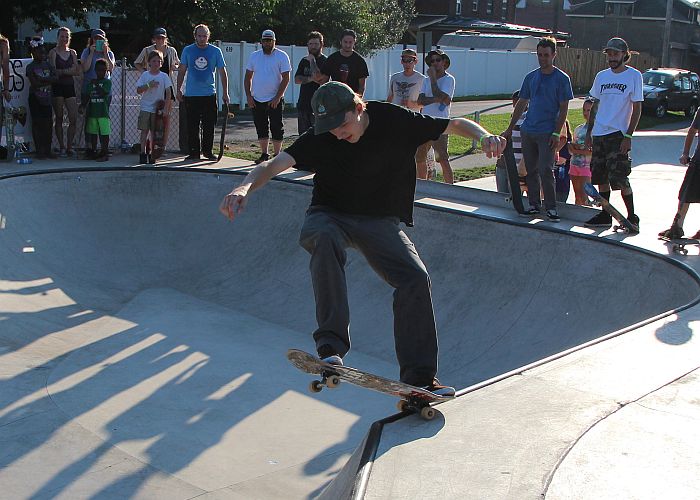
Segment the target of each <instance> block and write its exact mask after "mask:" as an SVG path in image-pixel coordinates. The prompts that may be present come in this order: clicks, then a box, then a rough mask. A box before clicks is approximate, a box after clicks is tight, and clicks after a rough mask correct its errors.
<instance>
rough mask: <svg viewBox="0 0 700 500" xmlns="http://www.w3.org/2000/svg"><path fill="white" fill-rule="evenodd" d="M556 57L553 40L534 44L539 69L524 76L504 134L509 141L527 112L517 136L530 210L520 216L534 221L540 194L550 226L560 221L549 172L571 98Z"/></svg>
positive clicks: (539, 208)
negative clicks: (523, 162)
mask: <svg viewBox="0 0 700 500" xmlns="http://www.w3.org/2000/svg"><path fill="white" fill-rule="evenodd" d="M556 55H557V41H556V40H555V39H554V38H552V37H544V38H541V39H540V41H539V42H538V44H537V62H538V63H539V66H540V67H539V68H537V69H534V70H532V71H531V72H530V73H528V74H527V75H525V78H524V79H523V84H522V86H521V87H520V94H519V98H518V102H517V103H516V105H515V109H514V110H513V115H512V116H511V120H510V124H509V125H508V128H507V129H506V130H505V132H503V136H504V137H506V138H510V137H511V136H512V134H513V129H514V128H515V125H516V123H517V122H518V120H520V117H521V116H522V114H523V113H524V112H525V109H527V116H526V117H525V120H524V121H523V122H522V125H521V126H520V132H521V137H522V149H523V158H524V159H525V168H526V169H527V176H526V177H525V182H526V183H527V197H528V200H529V202H530V208H529V209H526V211H525V212H524V213H522V214H521V215H523V216H526V217H528V216H529V217H535V216H538V215H539V214H540V210H541V207H542V198H541V196H540V192H542V193H543V194H544V208H545V211H546V214H547V219H548V220H550V221H551V222H559V221H560V220H561V219H560V218H559V213H558V212H557V197H556V189H555V184H554V182H555V181H554V174H553V172H552V168H553V167H554V154H555V152H556V151H558V150H559V134H560V132H561V129H562V127H564V124H565V123H566V117H567V115H568V113H569V101H570V100H571V99H573V98H574V92H573V89H572V88H571V79H570V78H569V75H567V74H566V73H564V72H563V71H562V70H560V69H559V68H557V67H556V66H554V58H555V57H556Z"/></svg>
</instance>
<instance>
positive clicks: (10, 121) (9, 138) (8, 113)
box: [5, 105, 17, 161]
mask: <svg viewBox="0 0 700 500" xmlns="http://www.w3.org/2000/svg"><path fill="white" fill-rule="evenodd" d="M15 123H17V116H16V111H15V109H14V108H11V107H10V106H8V105H5V139H6V142H7V161H14V160H15V155H16V152H17V144H16V143H15Z"/></svg>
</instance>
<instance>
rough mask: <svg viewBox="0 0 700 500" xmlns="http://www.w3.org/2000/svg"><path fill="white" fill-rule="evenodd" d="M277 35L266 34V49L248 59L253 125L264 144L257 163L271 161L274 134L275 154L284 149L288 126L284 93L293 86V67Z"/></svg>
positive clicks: (247, 88) (247, 87)
mask: <svg viewBox="0 0 700 500" xmlns="http://www.w3.org/2000/svg"><path fill="white" fill-rule="evenodd" d="M275 41H276V38H275V32H274V31H272V30H265V31H263V32H262V36H261V44H262V49H260V50H256V51H255V52H253V53H252V54H251V55H250V59H248V66H246V69H245V79H244V81H243V88H244V89H245V95H246V97H247V98H248V107H249V108H251V109H252V110H253V122H254V123H255V131H256V132H257V134H258V142H259V143H260V150H261V152H260V157H259V158H258V159H257V160H256V161H255V163H260V162H263V161H266V160H269V159H270V155H269V154H268V145H269V142H270V132H272V151H273V153H274V154H275V155H277V154H279V152H280V150H281V149H282V139H283V138H284V125H283V121H282V111H283V110H284V92H285V90H287V85H289V74H290V72H291V71H292V65H291V63H290V62H289V56H288V55H287V53H286V52H284V51H282V50H279V49H278V48H277V47H275Z"/></svg>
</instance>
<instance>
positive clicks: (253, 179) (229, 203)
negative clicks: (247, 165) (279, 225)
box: [219, 151, 296, 221]
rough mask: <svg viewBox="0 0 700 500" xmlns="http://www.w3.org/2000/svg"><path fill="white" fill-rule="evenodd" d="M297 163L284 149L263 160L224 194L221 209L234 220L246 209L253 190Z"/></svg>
mask: <svg viewBox="0 0 700 500" xmlns="http://www.w3.org/2000/svg"><path fill="white" fill-rule="evenodd" d="M295 164H296V161H295V160H294V158H293V157H292V156H291V155H289V154H287V153H285V152H284V151H282V152H281V153H280V154H278V155H277V156H275V157H274V158H273V159H272V160H269V161H264V162H262V163H261V164H259V165H258V166H257V167H255V168H254V169H253V170H251V171H250V173H249V174H248V175H246V177H245V179H243V182H241V183H240V184H239V185H238V186H236V187H235V188H233V190H232V191H231V192H230V193H229V194H227V195H226V196H224V199H223V200H222V202H221V205H220V206H219V211H220V212H221V213H222V214H224V215H225V216H226V217H228V219H229V220H231V221H232V220H234V219H235V218H236V217H237V216H238V215H239V214H240V213H241V212H243V210H244V209H245V206H246V204H247V203H248V196H249V195H250V194H251V193H252V192H254V191H256V190H258V189H260V188H261V187H263V186H264V185H265V184H267V183H268V182H269V181H270V179H272V178H273V177H274V176H276V175H279V174H281V173H282V172H284V171H285V170H287V169H288V168H291V167H293V166H294V165H295Z"/></svg>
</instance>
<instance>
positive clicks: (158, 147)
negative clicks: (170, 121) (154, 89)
mask: <svg viewBox="0 0 700 500" xmlns="http://www.w3.org/2000/svg"><path fill="white" fill-rule="evenodd" d="M165 121H166V116H165V101H164V100H163V99H161V100H159V101H158V102H157V103H156V119H155V126H154V127H153V144H152V145H151V146H152V147H151V156H152V157H153V159H154V160H157V159H158V158H160V157H161V156H162V155H163V150H164V149H165Z"/></svg>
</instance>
